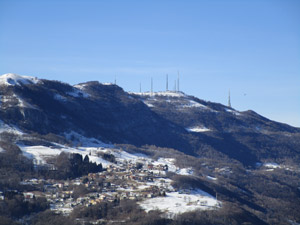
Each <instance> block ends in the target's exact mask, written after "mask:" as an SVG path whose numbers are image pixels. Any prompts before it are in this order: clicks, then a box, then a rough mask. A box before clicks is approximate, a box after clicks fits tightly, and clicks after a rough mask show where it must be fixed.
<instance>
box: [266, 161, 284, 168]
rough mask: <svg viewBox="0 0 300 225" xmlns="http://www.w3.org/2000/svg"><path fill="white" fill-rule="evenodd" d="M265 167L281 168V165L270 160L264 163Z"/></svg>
mask: <svg viewBox="0 0 300 225" xmlns="http://www.w3.org/2000/svg"><path fill="white" fill-rule="evenodd" d="M264 167H266V168H268V169H276V168H280V167H281V166H280V165H279V164H277V163H274V162H269V163H264Z"/></svg>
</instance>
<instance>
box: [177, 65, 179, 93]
mask: <svg viewBox="0 0 300 225" xmlns="http://www.w3.org/2000/svg"><path fill="white" fill-rule="evenodd" d="M177 73H178V77H177V92H179V70H178V71H177Z"/></svg>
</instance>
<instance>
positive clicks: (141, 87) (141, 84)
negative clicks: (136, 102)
mask: <svg viewBox="0 0 300 225" xmlns="http://www.w3.org/2000/svg"><path fill="white" fill-rule="evenodd" d="M140 93H142V83H141V82H140Z"/></svg>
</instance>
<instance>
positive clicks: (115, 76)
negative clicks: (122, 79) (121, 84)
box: [115, 76, 117, 85]
mask: <svg viewBox="0 0 300 225" xmlns="http://www.w3.org/2000/svg"><path fill="white" fill-rule="evenodd" d="M116 84H117V76H115V85H116Z"/></svg>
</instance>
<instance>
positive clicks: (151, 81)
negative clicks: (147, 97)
mask: <svg viewBox="0 0 300 225" xmlns="http://www.w3.org/2000/svg"><path fill="white" fill-rule="evenodd" d="M152 95H153V78H152V77H151V96H152Z"/></svg>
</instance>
